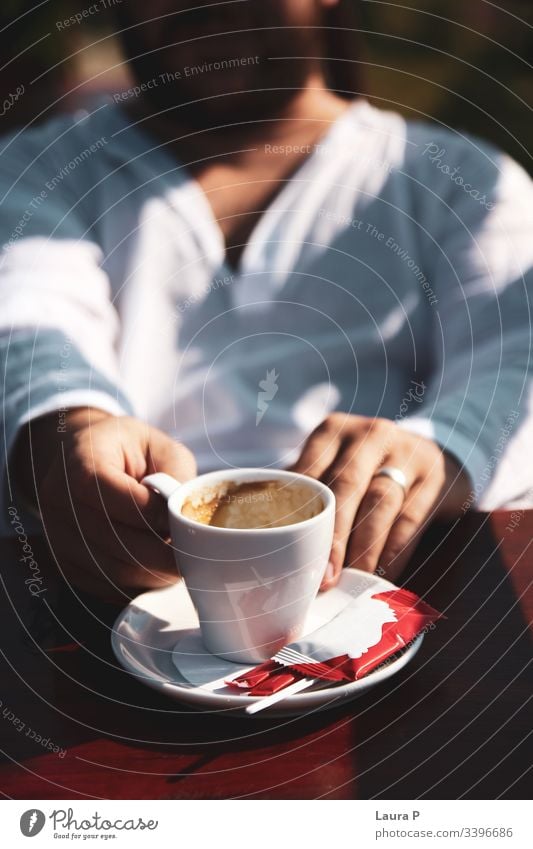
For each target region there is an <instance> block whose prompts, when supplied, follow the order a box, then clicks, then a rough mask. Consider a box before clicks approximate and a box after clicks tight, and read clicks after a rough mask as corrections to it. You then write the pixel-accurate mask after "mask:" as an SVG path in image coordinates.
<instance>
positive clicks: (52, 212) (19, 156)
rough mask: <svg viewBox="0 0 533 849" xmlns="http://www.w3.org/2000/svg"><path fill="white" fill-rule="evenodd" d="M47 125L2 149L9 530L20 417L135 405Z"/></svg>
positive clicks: (113, 321) (0, 500)
mask: <svg viewBox="0 0 533 849" xmlns="http://www.w3.org/2000/svg"><path fill="white" fill-rule="evenodd" d="M53 128H54V124H53V123H51V124H49V125H47V127H45V128H43V129H42V130H39V131H38V132H37V131H36V132H32V133H31V134H30V138H29V139H26V137H25V134H23V135H22V136H21V137H20V138H19V139H17V140H13V139H7V140H5V141H4V147H3V149H2V150H1V151H0V245H1V246H2V247H1V254H0V303H1V304H2V309H1V311H0V368H1V372H2V375H3V393H2V399H3V402H2V410H1V413H0V416H1V419H2V421H1V425H2V430H3V450H2V454H1V456H0V482H1V487H0V532H6V531H7V532H9V531H10V528H9V522H8V521H7V510H6V502H10V503H13V500H14V499H15V498H16V495H15V493H14V489H13V483H12V479H11V475H10V470H9V456H10V451H11V449H12V446H13V444H14V441H15V439H16V436H17V433H18V431H19V429H20V427H21V426H22V425H23V424H25V423H26V422H28V421H29V420H30V419H32V418H35V417H37V416H40V415H44V414H45V413H51V412H54V411H57V412H58V429H59V432H61V431H60V428H61V419H60V416H59V413H61V411H62V410H65V409H66V408H69V407H73V406H85V405H90V406H93V407H98V408H99V409H102V410H105V411H107V412H109V413H112V414H115V415H121V414H127V413H131V412H132V409H131V405H130V403H129V401H128V399H127V398H125V397H124V395H123V393H122V392H121V391H120V389H119V388H118V363H117V359H116V340H117V336H118V332H119V322H118V316H117V314H116V311H115V309H114V307H113V305H112V303H111V300H110V286H109V281H108V279H107V276H106V275H105V273H104V272H103V270H102V268H101V260H102V256H101V249H100V248H99V246H98V245H97V244H96V243H95V241H93V240H92V239H91V238H90V237H89V236H88V235H87V223H86V221H85V220H84V215H83V214H82V212H81V210H80V206H79V204H78V203H77V200H79V198H77V197H76V195H75V194H74V193H72V189H70V191H69V189H68V187H65V186H59V185H56V184H55V183H54V182H53V178H54V174H56V173H57V169H58V166H57V164H56V163H55V161H54V160H53V158H52V157H51V156H50V154H49V147H50V145H51V144H52V143H53V135H52V136H51V137H50V134H51V133H53ZM81 167H83V166H82V165H80V168H81ZM50 187H52V188H50ZM14 506H16V507H19V508H20V507H21V505H20V504H19V505H17V504H16V503H15V505H14ZM20 512H21V511H20V510H19V513H20ZM26 522H27V527H29V528H30V529H31V528H32V526H33V524H34V523H33V522H32V521H31V520H30V519H29V518H28V517H27V518H26Z"/></svg>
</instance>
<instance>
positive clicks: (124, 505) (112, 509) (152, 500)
mask: <svg viewBox="0 0 533 849" xmlns="http://www.w3.org/2000/svg"><path fill="white" fill-rule="evenodd" d="M73 484H74V486H73V494H72V497H75V498H76V500H78V501H81V502H82V503H83V504H85V505H87V506H89V507H91V508H93V509H96V510H100V511H104V512H105V514H106V515H107V516H108V517H112V518H113V519H116V520H117V521H120V522H122V523H123V524H125V525H129V526H131V527H132V528H137V529H139V530H147V529H149V528H153V529H155V530H157V531H159V533H161V534H167V533H168V510H167V504H166V501H165V499H164V498H162V497H161V496H160V495H158V494H157V493H155V492H153V491H152V490H150V489H148V487H146V486H143V485H142V484H141V483H139V481H137V480H136V479H135V478H133V477H131V476H130V475H128V474H126V472H123V471H122V470H120V469H117V468H113V467H102V466H99V467H95V468H94V469H93V470H90V471H88V472H86V474H85V475H84V476H83V477H82V479H81V480H78V479H77V480H76V481H73ZM67 485H68V478H67ZM69 489H70V486H69Z"/></svg>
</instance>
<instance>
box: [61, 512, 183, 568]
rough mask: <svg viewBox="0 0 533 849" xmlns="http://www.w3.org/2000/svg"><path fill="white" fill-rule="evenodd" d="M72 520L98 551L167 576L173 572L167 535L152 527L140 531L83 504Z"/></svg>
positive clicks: (172, 557)
mask: <svg viewBox="0 0 533 849" xmlns="http://www.w3.org/2000/svg"><path fill="white" fill-rule="evenodd" d="M75 521H76V524H77V525H78V528H79V532H80V534H81V535H83V537H84V538H85V539H86V540H87V542H88V544H90V541H91V540H94V542H95V543H96V544H97V545H98V547H99V548H100V549H101V550H103V551H105V552H106V554H108V555H110V556H112V557H115V558H116V559H117V560H121V561H123V562H124V563H126V564H128V565H130V566H138V567H139V568H140V567H143V566H144V567H145V568H150V569H155V570H156V571H157V572H159V573H161V574H168V575H169V576H172V575H175V574H176V561H175V558H174V552H173V548H172V545H171V544H170V542H169V538H168V537H163V536H160V535H159V534H158V533H157V532H156V531H155V530H153V529H152V528H148V529H147V530H145V531H140V530H138V529H137V528H133V527H131V526H129V525H125V524H123V523H122V522H117V521H114V520H112V519H110V518H109V517H108V516H105V515H103V514H102V511H97V510H93V509H92V508H91V507H87V506H85V505H84V506H83V508H82V509H81V510H79V509H78V510H77V511H76V516H75Z"/></svg>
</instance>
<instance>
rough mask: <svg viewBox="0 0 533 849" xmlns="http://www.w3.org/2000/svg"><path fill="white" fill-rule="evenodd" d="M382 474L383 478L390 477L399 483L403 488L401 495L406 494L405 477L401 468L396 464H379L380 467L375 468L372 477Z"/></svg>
mask: <svg viewBox="0 0 533 849" xmlns="http://www.w3.org/2000/svg"><path fill="white" fill-rule="evenodd" d="M380 475H382V476H383V477H385V478H390V479H391V481H394V482H395V483H397V484H399V486H401V488H402V489H403V497H404V498H405V496H406V495H407V478H406V477H405V475H404V473H403V472H402V470H401V469H398V468H397V467H396V466H381V468H380V469H378V470H377V472H376V473H375V475H374V477H375V478H377V477H379V476H380Z"/></svg>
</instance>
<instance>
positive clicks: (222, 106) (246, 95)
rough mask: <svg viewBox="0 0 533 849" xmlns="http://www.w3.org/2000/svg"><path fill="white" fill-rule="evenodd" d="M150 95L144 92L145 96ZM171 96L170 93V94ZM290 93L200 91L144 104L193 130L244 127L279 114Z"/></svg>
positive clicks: (148, 101)
mask: <svg viewBox="0 0 533 849" xmlns="http://www.w3.org/2000/svg"><path fill="white" fill-rule="evenodd" d="M148 94H149V92H147V95H148ZM169 94H170V95H171V93H170V92H169ZM289 97H290V93H287V92H285V91H281V92H280V91H273V92H265V91H264V90H263V91H254V90H252V91H242V90H240V89H238V88H237V89H235V90H234V91H220V92H214V91H213V90H210V91H209V90H207V91H206V90H203V91H198V90H196V91H194V92H190V93H189V96H188V97H187V99H184V97H183V92H180V96H176V97H174V98H173V97H172V96H169V97H165V98H164V99H163V98H158V97H154V96H152V97H146V100H145V103H146V106H147V107H148V109H150V110H151V111H152V112H154V113H155V112H160V111H162V110H163V111H165V112H166V113H167V120H170V119H172V120H175V122H176V124H183V125H185V126H189V127H194V128H196V129H214V128H216V127H220V126H228V125H232V124H246V123H248V122H255V121H258V120H261V119H267V118H268V117H274V116H275V115H277V114H279V113H280V112H281V111H282V110H283V108H284V106H285V104H286V103H287V101H288V100H289Z"/></svg>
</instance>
